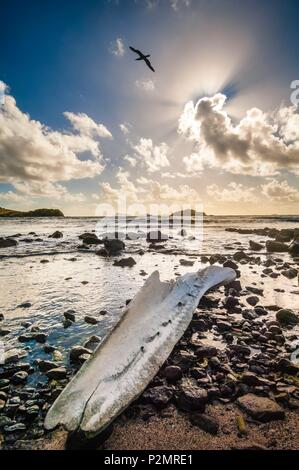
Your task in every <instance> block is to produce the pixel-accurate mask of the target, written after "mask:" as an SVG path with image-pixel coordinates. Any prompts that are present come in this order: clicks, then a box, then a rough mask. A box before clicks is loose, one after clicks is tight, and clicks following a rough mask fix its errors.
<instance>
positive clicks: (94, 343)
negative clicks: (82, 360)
mask: <svg viewBox="0 0 299 470" xmlns="http://www.w3.org/2000/svg"><path fill="white" fill-rule="evenodd" d="M100 342H101V338H100V337H99V336H91V337H90V338H89V339H88V340H87V341H86V343H85V344H84V348H86V349H88V350H89V351H94V350H95V349H96V348H97V347H98V345H99V343H100Z"/></svg>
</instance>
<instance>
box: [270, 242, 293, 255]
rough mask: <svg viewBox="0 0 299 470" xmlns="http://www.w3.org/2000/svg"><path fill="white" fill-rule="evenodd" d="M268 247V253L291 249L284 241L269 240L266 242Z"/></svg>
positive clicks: (283, 251) (284, 251)
mask: <svg viewBox="0 0 299 470" xmlns="http://www.w3.org/2000/svg"><path fill="white" fill-rule="evenodd" d="M266 248H267V251H268V253H286V252H287V251H288V250H289V247H288V245H286V244H285V243H282V242H276V241H273V240H268V241H267V242H266Z"/></svg>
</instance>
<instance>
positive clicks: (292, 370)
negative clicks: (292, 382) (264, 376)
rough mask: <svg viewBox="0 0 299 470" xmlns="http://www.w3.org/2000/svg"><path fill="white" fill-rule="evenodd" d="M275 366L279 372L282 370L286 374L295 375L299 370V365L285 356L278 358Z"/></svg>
mask: <svg viewBox="0 0 299 470" xmlns="http://www.w3.org/2000/svg"><path fill="white" fill-rule="evenodd" d="M275 367H276V369H277V370H279V371H280V372H284V373H286V374H291V375H296V374H297V373H298V372H299V365H297V364H294V363H293V362H291V361H290V360H289V359H286V358H281V359H279V360H278V362H277V363H276V364H275Z"/></svg>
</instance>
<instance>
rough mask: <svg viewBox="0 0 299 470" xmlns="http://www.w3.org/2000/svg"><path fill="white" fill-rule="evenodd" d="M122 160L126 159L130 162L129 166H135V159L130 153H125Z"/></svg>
mask: <svg viewBox="0 0 299 470" xmlns="http://www.w3.org/2000/svg"><path fill="white" fill-rule="evenodd" d="M124 160H126V161H127V162H128V163H130V165H131V166H133V167H135V166H136V165H137V160H136V158H134V157H131V156H130V155H125V156H124Z"/></svg>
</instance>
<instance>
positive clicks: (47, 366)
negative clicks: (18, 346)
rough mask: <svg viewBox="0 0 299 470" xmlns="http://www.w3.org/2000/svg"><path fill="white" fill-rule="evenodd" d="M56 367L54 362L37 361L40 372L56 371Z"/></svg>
mask: <svg viewBox="0 0 299 470" xmlns="http://www.w3.org/2000/svg"><path fill="white" fill-rule="evenodd" d="M57 367H58V366H57V364H56V362H53V361H45V360H40V361H38V368H39V370H40V371H41V372H48V371H49V370H51V369H56V368H57Z"/></svg>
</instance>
